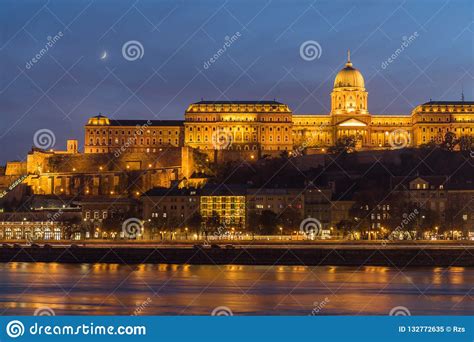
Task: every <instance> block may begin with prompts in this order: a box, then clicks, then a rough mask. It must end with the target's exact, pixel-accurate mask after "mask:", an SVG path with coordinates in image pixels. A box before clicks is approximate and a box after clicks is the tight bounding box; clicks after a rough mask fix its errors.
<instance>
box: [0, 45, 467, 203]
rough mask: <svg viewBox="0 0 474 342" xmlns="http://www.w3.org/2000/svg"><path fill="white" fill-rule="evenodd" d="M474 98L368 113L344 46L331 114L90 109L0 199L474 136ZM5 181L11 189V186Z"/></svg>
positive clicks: (13, 167) (264, 107)
mask: <svg viewBox="0 0 474 342" xmlns="http://www.w3.org/2000/svg"><path fill="white" fill-rule="evenodd" d="M473 130H474V102H465V101H430V102H427V103H424V104H421V105H419V106H417V107H416V108H414V109H413V111H412V113H411V114H407V115H388V114H372V113H370V112H369V110H368V92H367V90H366V88H365V82H364V77H363V76H362V74H361V72H360V71H359V70H357V69H356V68H355V67H354V65H353V63H352V61H351V59H350V54H349V53H348V58H347V62H346V64H345V66H344V68H343V69H342V70H340V71H339V72H338V74H337V75H336V78H335V80H334V87H333V90H332V92H331V112H330V113H329V114H305V115H296V114H293V112H292V111H291V109H290V108H289V107H288V105H286V104H284V103H280V102H277V101H200V102H196V103H193V104H191V105H190V106H189V107H188V108H187V109H186V111H185V113H184V121H183V120H118V119H113V118H108V117H106V116H103V115H98V116H94V117H92V118H90V119H89V120H88V122H87V124H86V126H85V139H84V151H83V153H82V152H80V151H79V148H78V142H77V140H68V142H67V149H66V150H65V151H57V150H50V149H47V150H45V149H39V148H34V149H33V150H32V151H30V152H29V153H28V155H27V158H26V159H25V160H23V161H12V162H8V163H7V165H6V167H5V168H4V170H3V172H2V174H0V190H2V189H6V190H4V192H3V193H0V199H1V198H2V197H5V196H6V193H8V192H11V187H12V184H17V183H18V182H20V180H21V182H20V183H22V184H26V185H27V186H28V187H29V189H31V191H32V192H33V193H35V194H43V195H48V194H60V195H77V196H82V195H84V196H109V197H114V196H132V197H134V196H136V197H138V196H140V195H141V194H143V193H144V192H146V191H148V190H150V189H152V188H153V187H157V186H162V187H169V186H170V185H171V184H172V183H173V182H176V181H182V180H184V179H186V180H189V179H190V177H191V176H192V175H193V174H194V172H195V171H196V170H197V171H202V170H200V169H198V167H197V166H196V165H197V163H196V158H200V160H201V161H202V159H201V158H202V154H200V153H196V151H200V152H202V153H204V154H205V155H207V157H206V159H207V160H208V161H215V162H221V161H223V160H229V159H247V160H257V159H259V158H261V157H263V156H266V155H270V156H279V155H281V154H282V153H284V152H286V153H287V154H288V155H295V154H302V153H326V152H327V150H328V149H329V148H331V147H332V146H335V145H337V144H338V143H340V142H341V141H343V140H344V139H345V138H348V137H349V138H350V140H351V144H352V145H353V146H351V148H353V149H355V150H377V149H398V148H403V147H419V146H421V145H423V144H428V143H430V142H440V141H442V139H444V137H445V135H446V133H448V132H451V133H454V134H455V135H456V137H457V138H460V137H463V136H469V137H471V138H472V137H473V136H474V132H473ZM9 189H10V190H9Z"/></svg>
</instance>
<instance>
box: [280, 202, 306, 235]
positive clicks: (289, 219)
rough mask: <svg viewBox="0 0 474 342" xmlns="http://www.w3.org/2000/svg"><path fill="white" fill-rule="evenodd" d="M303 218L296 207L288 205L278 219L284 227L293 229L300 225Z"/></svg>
mask: <svg viewBox="0 0 474 342" xmlns="http://www.w3.org/2000/svg"><path fill="white" fill-rule="evenodd" d="M301 220H302V218H301V215H300V213H299V212H298V211H297V210H296V209H294V208H292V207H288V208H286V209H285V210H283V212H282V213H281V214H280V217H279V220H278V221H279V224H281V225H282V226H283V228H289V229H290V230H292V231H293V230H295V229H297V228H298V227H299V225H300V223H301Z"/></svg>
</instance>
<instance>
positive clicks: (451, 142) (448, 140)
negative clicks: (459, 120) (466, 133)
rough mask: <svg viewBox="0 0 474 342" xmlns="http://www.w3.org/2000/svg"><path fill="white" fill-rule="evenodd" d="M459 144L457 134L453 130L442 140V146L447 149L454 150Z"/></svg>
mask: <svg viewBox="0 0 474 342" xmlns="http://www.w3.org/2000/svg"><path fill="white" fill-rule="evenodd" d="M457 144H458V140H457V139H456V134H454V133H453V132H446V134H445V135H444V139H443V141H442V142H441V148H442V149H443V150H446V151H453V150H454V147H455V146H456V145H457Z"/></svg>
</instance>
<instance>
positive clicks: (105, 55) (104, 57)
mask: <svg viewBox="0 0 474 342" xmlns="http://www.w3.org/2000/svg"><path fill="white" fill-rule="evenodd" d="M106 58H107V51H104V53H103V54H102V56H100V59H102V60H104V59H106Z"/></svg>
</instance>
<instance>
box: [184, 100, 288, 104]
mask: <svg viewBox="0 0 474 342" xmlns="http://www.w3.org/2000/svg"><path fill="white" fill-rule="evenodd" d="M193 104H230V105H232V104H237V105H238V104H263V105H265V104H268V105H281V104H284V103H281V102H278V101H266V100H262V101H218V100H216V101H199V102H195V103H193Z"/></svg>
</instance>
